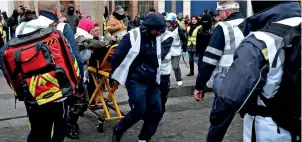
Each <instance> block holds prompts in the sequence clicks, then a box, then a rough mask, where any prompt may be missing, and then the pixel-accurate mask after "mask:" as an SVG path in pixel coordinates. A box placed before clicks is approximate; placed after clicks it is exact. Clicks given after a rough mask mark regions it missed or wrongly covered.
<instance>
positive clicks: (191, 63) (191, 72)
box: [187, 61, 194, 76]
mask: <svg viewBox="0 0 302 142" xmlns="http://www.w3.org/2000/svg"><path fill="white" fill-rule="evenodd" d="M189 64H190V73H189V74H187V76H193V75H194V61H189Z"/></svg>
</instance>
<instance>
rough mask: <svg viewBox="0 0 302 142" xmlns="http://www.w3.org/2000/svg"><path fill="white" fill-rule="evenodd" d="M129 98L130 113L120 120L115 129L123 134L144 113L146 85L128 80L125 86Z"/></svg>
mask: <svg viewBox="0 0 302 142" xmlns="http://www.w3.org/2000/svg"><path fill="white" fill-rule="evenodd" d="M126 88H127V91H128V96H129V105H130V108H131V110H130V112H129V113H127V114H126V116H125V117H124V118H123V119H121V120H120V122H119V123H118V124H117V125H116V126H115V128H116V129H117V130H118V131H119V132H120V133H123V132H125V131H126V130H127V129H129V128H130V127H131V126H133V125H134V124H135V123H137V122H138V121H139V120H141V119H142V118H143V117H144V115H145V113H146V92H147V88H148V85H144V84H140V83H138V82H137V81H134V80H130V81H129V82H127V84H126Z"/></svg>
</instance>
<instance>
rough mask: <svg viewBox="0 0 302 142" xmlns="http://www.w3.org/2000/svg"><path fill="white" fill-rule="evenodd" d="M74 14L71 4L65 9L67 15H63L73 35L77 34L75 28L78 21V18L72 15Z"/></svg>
mask: <svg viewBox="0 0 302 142" xmlns="http://www.w3.org/2000/svg"><path fill="white" fill-rule="evenodd" d="M71 8H73V10H70V9H71ZM74 12H75V8H74V6H73V5H72V4H69V5H68V8H67V14H66V15H65V17H66V19H67V22H68V24H69V25H70V26H71V28H72V31H73V32H74V33H77V27H78V24H79V21H80V19H79V17H78V16H76V15H75V14H74Z"/></svg>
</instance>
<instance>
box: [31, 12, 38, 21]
mask: <svg viewBox="0 0 302 142" xmlns="http://www.w3.org/2000/svg"><path fill="white" fill-rule="evenodd" d="M31 17H32V19H33V20H34V19H37V18H38V17H37V13H36V11H32V12H31Z"/></svg>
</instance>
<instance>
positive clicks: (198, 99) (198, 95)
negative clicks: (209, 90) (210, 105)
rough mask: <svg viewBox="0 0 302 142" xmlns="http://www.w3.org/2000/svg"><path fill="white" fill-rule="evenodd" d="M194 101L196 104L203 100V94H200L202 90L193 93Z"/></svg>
mask: <svg viewBox="0 0 302 142" xmlns="http://www.w3.org/2000/svg"><path fill="white" fill-rule="evenodd" d="M194 99H195V100H196V101H197V102H199V101H202V100H204V94H203V93H202V90H201V91H198V90H195V91H194Z"/></svg>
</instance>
